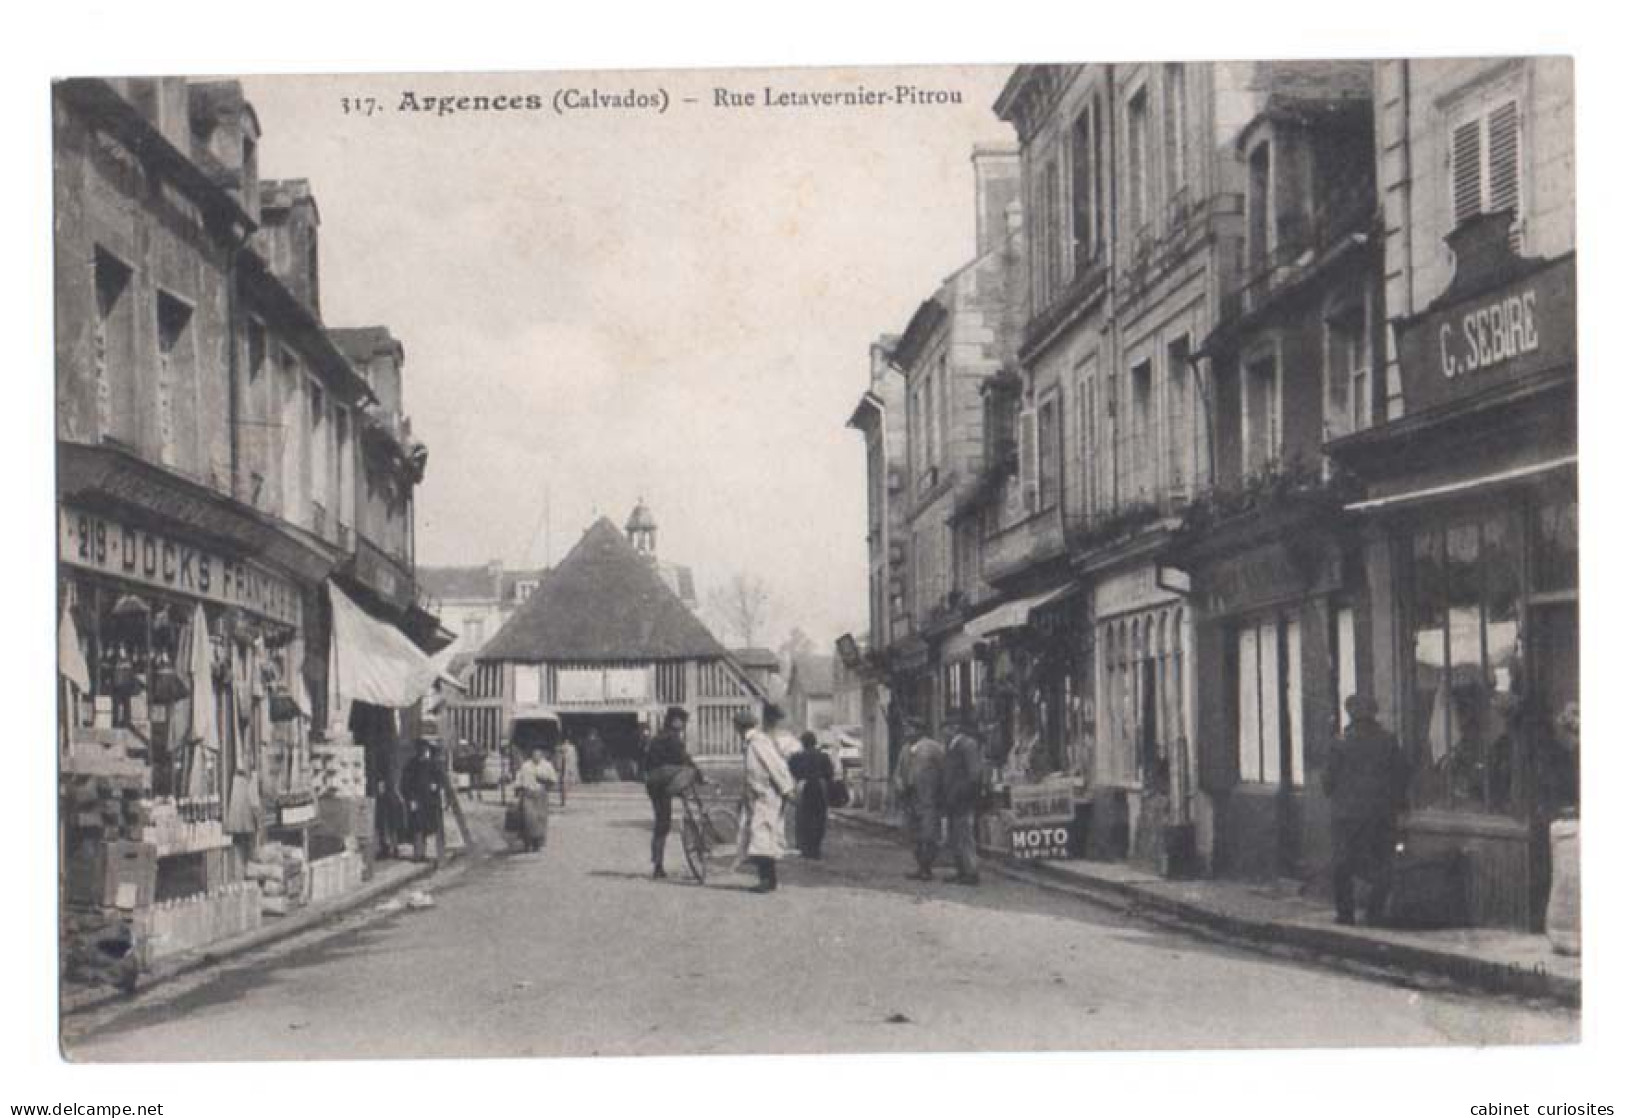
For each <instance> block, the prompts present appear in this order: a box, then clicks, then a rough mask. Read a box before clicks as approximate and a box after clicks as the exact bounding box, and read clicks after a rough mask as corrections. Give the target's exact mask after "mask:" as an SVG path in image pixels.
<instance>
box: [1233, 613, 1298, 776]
mask: <svg viewBox="0 0 1625 1118" xmlns="http://www.w3.org/2000/svg"><path fill="white" fill-rule="evenodd" d="M1235 641H1236V644H1235V650H1236V666H1237V672H1236V749H1237V767H1238V772H1239V774H1240V777H1241V780H1242V782H1243V783H1245V784H1265V785H1276V786H1279V785H1287V786H1289V787H1294V788H1300V787H1302V786H1303V783H1304V753H1303V639H1302V634H1301V632H1300V629H1299V626H1298V621H1297V619H1296V618H1291V619H1287V620H1284V621H1283V620H1278V619H1275V618H1271V619H1269V620H1268V621H1265V622H1262V623H1259V624H1254V625H1246V626H1243V627H1241V628H1240V629H1239V630H1238V631H1237V632H1236V636H1235Z"/></svg>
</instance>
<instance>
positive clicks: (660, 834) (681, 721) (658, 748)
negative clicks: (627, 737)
mask: <svg viewBox="0 0 1625 1118" xmlns="http://www.w3.org/2000/svg"><path fill="white" fill-rule="evenodd" d="M687 733H688V711H686V710H684V709H683V708H682V707H680V706H671V707H667V708H666V718H665V724H664V725H663V726H662V727H661V729H660V732H659V733H658V734H656V735H655V736H654V738H653V740H651V741H650V742H649V750H648V752H647V753H646V754H645V755H644V758H643V772H644V778H643V787H644V790H645V791H647V792H648V793H649V803H650V804H651V805H652V806H653V808H654V814H655V831H654V838H653V839H652V840H651V841H650V844H649V857H650V860H651V861H653V863H654V877H655V879H656V880H659V879H661V878H664V877H665V876H666V836H667V835H669V834H671V799H672V797H673V796H674V795H679V794H681V793H682V792H683V790H684V789H685V788H687V787H688V786H689V785H690V784H692V782H693V779H694V773H695V766H694V760H693V758H691V757H690V756H689V755H688V746H687V744H686V742H685V740H684V739H685V737H686V735H687Z"/></svg>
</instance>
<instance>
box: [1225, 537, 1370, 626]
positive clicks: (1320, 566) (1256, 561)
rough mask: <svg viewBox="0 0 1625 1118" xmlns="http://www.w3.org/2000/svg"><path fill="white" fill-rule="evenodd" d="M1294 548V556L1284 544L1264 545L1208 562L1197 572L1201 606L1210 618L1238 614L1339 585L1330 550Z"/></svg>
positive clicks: (1339, 568)
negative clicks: (1200, 574)
mask: <svg viewBox="0 0 1625 1118" xmlns="http://www.w3.org/2000/svg"><path fill="white" fill-rule="evenodd" d="M1300 550H1301V554H1299V555H1297V556H1294V554H1293V552H1292V550H1291V549H1289V548H1288V547H1287V546H1286V545H1285V544H1280V543H1270V544H1265V545H1264V546H1262V547H1256V548H1253V549H1252V550H1251V551H1246V552H1242V553H1241V554H1239V555H1232V556H1228V557H1226V558H1224V559H1220V560H1217V561H1215V562H1213V563H1212V564H1210V565H1209V566H1208V567H1207V568H1205V569H1204V570H1203V572H1202V578H1201V583H1200V588H1201V594H1202V604H1203V606H1204V607H1205V608H1206V609H1207V611H1208V612H1209V613H1210V614H1215V615H1221V614H1231V613H1239V612H1241V611H1244V610H1249V609H1258V608H1260V607H1263V606H1268V605H1274V604H1275V603H1277V602H1282V601H1287V600H1290V599H1292V598H1298V597H1303V596H1305V595H1308V594H1312V593H1325V592H1328V591H1331V590H1335V589H1337V588H1339V587H1340V586H1342V584H1343V562H1342V555H1341V554H1339V553H1338V552H1337V551H1336V549H1334V548H1330V547H1326V548H1301V549H1300Z"/></svg>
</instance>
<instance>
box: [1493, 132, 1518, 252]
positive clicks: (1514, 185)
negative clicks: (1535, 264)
mask: <svg viewBox="0 0 1625 1118" xmlns="http://www.w3.org/2000/svg"><path fill="white" fill-rule="evenodd" d="M1487 130H1488V132H1489V147H1490V154H1489V159H1488V161H1487V162H1488V165H1489V176H1490V183H1489V197H1488V200H1487V201H1488V207H1489V209H1490V210H1491V211H1492V212H1493V211H1497V210H1511V211H1512V217H1513V221H1514V222H1516V221H1517V219H1518V218H1519V217H1520V216H1521V215H1522V212H1523V199H1522V197H1520V193H1519V182H1518V180H1519V174H1518V162H1519V160H1518V103H1517V102H1516V101H1508V102H1507V103H1506V104H1504V105H1502V106H1501V107H1500V108H1498V109H1496V110H1495V111H1494V112H1492V113H1490V116H1489V126H1488V129H1487ZM1512 245H1513V247H1514V248H1516V247H1518V229H1517V227H1516V225H1514V227H1513V230H1512Z"/></svg>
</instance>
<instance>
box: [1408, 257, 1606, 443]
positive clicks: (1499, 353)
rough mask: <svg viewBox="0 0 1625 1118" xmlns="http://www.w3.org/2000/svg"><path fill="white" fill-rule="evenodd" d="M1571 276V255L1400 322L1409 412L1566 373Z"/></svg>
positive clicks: (1570, 350) (1571, 355) (1570, 360)
mask: <svg viewBox="0 0 1625 1118" xmlns="http://www.w3.org/2000/svg"><path fill="white" fill-rule="evenodd" d="M1513 259H1515V258H1513ZM1574 278H1575V272H1574V258H1573V257H1572V256H1569V257H1566V258H1564V259H1562V260H1559V261H1556V262H1554V263H1551V264H1548V265H1546V266H1545V267H1542V268H1537V269H1535V270H1533V271H1529V270H1527V269H1525V270H1523V275H1522V276H1521V278H1519V279H1517V280H1515V281H1514V282H1511V283H1508V284H1505V285H1503V286H1500V287H1497V288H1495V289H1494V290H1492V291H1489V292H1487V293H1484V294H1481V295H1478V296H1476V297H1474V298H1471V299H1465V300H1462V301H1459V302H1456V303H1453V304H1452V305H1450V306H1448V307H1444V308H1441V309H1438V310H1435V311H1432V312H1430V313H1428V314H1425V315H1422V316H1420V317H1418V318H1416V319H1413V320H1411V321H1410V322H1408V323H1406V324H1405V325H1404V326H1403V327H1401V328H1400V331H1399V357H1400V368H1401V370H1402V372H1403V374H1404V377H1405V396H1406V407H1407V409H1408V410H1410V411H1413V412H1414V411H1422V410H1424V409H1427V408H1431V407H1435V406H1437V405H1439V404H1446V403H1450V402H1452V401H1456V400H1462V399H1467V398H1470V397H1472V396H1477V395H1479V394H1481V393H1484V392H1486V391H1489V390H1490V389H1492V388H1497V387H1500V386H1501V385H1504V384H1507V383H1508V382H1511V381H1516V380H1518V379H1520V378H1522V377H1527V376H1531V375H1533V374H1535V373H1541V372H1546V371H1547V370H1553V369H1559V368H1562V367H1564V366H1570V367H1572V366H1573V364H1574V359H1575V341H1574Z"/></svg>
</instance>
